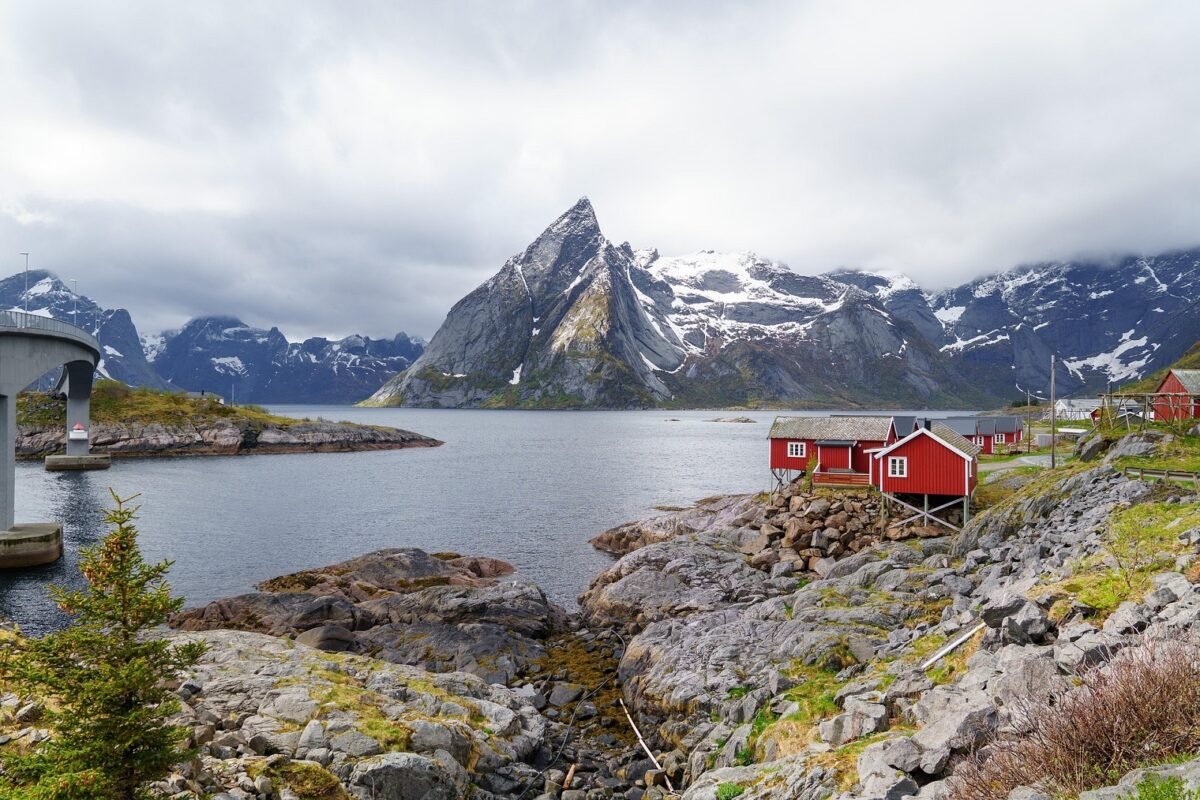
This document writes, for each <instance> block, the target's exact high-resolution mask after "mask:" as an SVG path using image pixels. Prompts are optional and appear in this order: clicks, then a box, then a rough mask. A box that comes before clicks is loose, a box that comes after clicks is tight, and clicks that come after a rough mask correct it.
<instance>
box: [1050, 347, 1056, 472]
mask: <svg viewBox="0 0 1200 800" xmlns="http://www.w3.org/2000/svg"><path fill="white" fill-rule="evenodd" d="M1054 406H1055V401H1054V356H1050V469H1054V468H1055V467H1056V466H1057V465H1058V412H1057V411H1056V409H1055V407H1054Z"/></svg>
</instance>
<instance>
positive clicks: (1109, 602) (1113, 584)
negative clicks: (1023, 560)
mask: <svg viewBox="0 0 1200 800" xmlns="http://www.w3.org/2000/svg"><path fill="white" fill-rule="evenodd" d="M1197 525H1200V503H1182V504H1181V503H1163V502H1148V503H1142V504H1141V505H1136V506H1133V507H1132V508H1126V509H1122V510H1120V511H1117V512H1116V513H1114V514H1113V515H1112V516H1111V517H1110V518H1109V526H1108V531H1107V532H1106V533H1105V537H1104V544H1105V552H1103V553H1101V554H1098V555H1096V556H1091V557H1089V558H1086V559H1084V560H1082V561H1080V562H1078V563H1077V564H1076V566H1075V574H1074V575H1072V576H1071V577H1068V578H1065V579H1064V580H1062V581H1059V582H1058V583H1056V584H1052V585H1050V586H1047V587H1045V589H1044V591H1046V592H1051V593H1053V592H1066V593H1067V594H1069V595H1071V596H1072V597H1073V598H1074V599H1075V600H1076V601H1078V602H1080V603H1083V604H1084V605H1087V606H1089V607H1091V608H1093V609H1095V616H1096V617H1097V618H1098V619H1101V620H1103V619H1105V618H1107V617H1108V615H1109V614H1111V613H1112V612H1113V611H1114V610H1116V608H1117V606H1119V605H1120V604H1121V603H1123V602H1125V601H1127V600H1135V601H1136V600H1140V599H1141V598H1142V597H1144V596H1145V594H1146V592H1147V591H1149V589H1150V586H1151V580H1150V579H1151V578H1152V577H1153V576H1154V574H1155V573H1157V572H1161V571H1162V570H1163V569H1166V568H1169V567H1170V566H1172V565H1173V563H1174V561H1175V557H1176V556H1178V555H1180V554H1182V553H1184V552H1186V551H1187V550H1188V547H1187V546H1186V545H1184V544H1183V543H1182V542H1180V541H1179V534H1181V533H1183V532H1184V531H1186V530H1189V529H1190V528H1194V527H1196V526H1197Z"/></svg>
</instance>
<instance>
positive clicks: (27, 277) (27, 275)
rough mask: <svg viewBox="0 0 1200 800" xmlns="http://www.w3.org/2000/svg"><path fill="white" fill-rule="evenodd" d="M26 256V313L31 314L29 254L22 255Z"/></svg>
mask: <svg viewBox="0 0 1200 800" xmlns="http://www.w3.org/2000/svg"><path fill="white" fill-rule="evenodd" d="M20 255H23V256H25V313H26V314H28V313H29V253H20Z"/></svg>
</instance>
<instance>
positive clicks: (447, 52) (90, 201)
mask: <svg viewBox="0 0 1200 800" xmlns="http://www.w3.org/2000/svg"><path fill="white" fill-rule="evenodd" d="M1198 28H1200V8H1198V7H1196V6H1194V5H1193V4H1188V3H1182V2H1181V3H1170V2H1167V3H1161V4H1156V5H1155V7H1154V13H1149V12H1148V11H1147V10H1146V9H1145V8H1144V7H1136V6H1132V5H1129V4H1124V3H1115V2H1097V3H1089V4H1087V6H1086V8H1085V7H1083V6H1079V5H1071V4H1060V5H1052V6H1047V5H1046V4H1037V3H1019V2H1018V3H1006V4H1003V5H1002V6H997V5H996V4H989V3H972V2H967V3H964V2H958V0H944V1H942V2H925V3H917V4H886V5H880V4H869V3H856V2H847V3H808V4H797V3H774V2H750V3H739V4H722V3H684V2H678V3H653V4H637V3H624V2H618V3H610V2H603V3H602V2H580V3H559V2H522V3H515V4H501V3H493V2H451V3H419V4H418V3H385V2H378V3H355V4H344V3H335V2H326V3H306V4H295V3H285V2H275V3H254V4H249V5H247V4H244V3H233V2H207V3H193V4H161V3H132V2H115V1H114V2H102V3H89V4H86V5H80V4H77V3H65V2H44V3H37V4H18V3H8V4H5V3H2V2H0V96H4V97H6V98H8V99H9V100H10V105H9V113H8V114H7V115H6V117H5V119H4V122H3V124H2V125H0V273H5V274H7V273H8V272H11V271H15V270H16V269H18V268H19V265H20V262H19V260H18V259H17V257H16V255H15V253H16V252H17V251H22V250H29V251H31V252H32V253H34V259H35V261H36V262H37V264H38V266H41V267H44V268H47V269H52V270H54V271H56V272H58V273H59V274H60V275H61V276H62V277H64V278H66V277H78V278H80V280H81V289H83V290H85V291H87V292H88V293H89V294H92V295H94V296H95V297H96V298H97V299H98V300H99V301H101V302H103V303H104V304H106V305H124V306H127V307H129V308H130V309H131V311H132V312H133V314H134V317H135V319H136V320H137V321H138V323H139V325H140V326H141V327H142V328H145V329H147V330H155V329H157V328H161V327H169V326H175V325H178V324H180V323H181V322H183V321H184V320H185V319H187V318H188V317H190V316H194V315H197V314H201V313H212V312H222V313H231V314H235V315H238V316H241V317H242V318H244V319H245V320H246V321H247V322H249V323H252V324H257V325H271V324H275V325H278V326H279V327H280V328H281V329H282V330H284V331H285V333H287V334H288V335H289V336H291V337H293V338H301V337H304V336H307V335H314V334H325V335H344V334H347V333H351V332H362V333H368V334H370V335H374V336H390V335H391V334H393V333H394V332H395V331H397V330H400V329H406V330H408V331H410V332H413V333H418V334H423V335H426V336H428V335H431V334H432V332H433V331H434V330H435V329H436V327H437V325H438V324H439V323H440V321H441V319H442V317H443V315H444V314H445V312H446V310H447V309H448V308H449V307H450V305H451V304H452V303H453V302H454V301H455V300H456V299H457V298H459V297H461V296H462V295H463V294H465V293H466V292H468V291H470V290H471V289H472V288H474V287H475V286H476V285H477V284H478V283H479V282H481V281H482V280H484V279H486V278H487V277H488V275H490V274H491V273H492V272H494V271H495V270H496V269H497V268H498V266H499V265H500V264H501V263H502V262H503V261H504V259H505V258H507V257H508V256H509V255H511V254H512V253H514V252H516V251H518V250H520V249H521V248H522V247H523V246H524V245H525V244H527V243H528V241H529V240H530V239H532V237H534V236H536V235H537V233H538V232H539V231H540V230H541V229H542V227H544V226H545V224H546V223H548V222H549V221H550V220H551V219H553V218H554V217H555V216H556V215H557V214H558V213H559V212H560V211H561V210H563V209H564V208H566V207H567V206H568V205H569V204H570V203H571V202H573V201H574V200H575V199H576V198H577V197H578V196H580V195H583V194H587V195H589V196H590V197H591V198H592V200H593V202H594V203H595V205H596V207H597V211H598V214H599V216H600V220H601V224H602V225H603V226H604V228H605V230H606V232H607V233H608V234H609V236H610V237H611V238H613V239H616V240H618V241H620V240H625V239H628V240H630V241H631V242H632V243H633V244H634V245H635V246H657V247H659V248H660V249H661V250H663V251H664V252H686V251H691V250H697V249H701V248H717V249H753V250H756V251H758V252H760V253H762V254H764V255H767V256H770V257H772V258H776V259H779V260H782V261H785V262H787V263H789V264H791V265H792V267H793V268H795V269H797V270H798V271H801V272H817V271H823V270H827V269H832V268H836V267H863V268H887V269H899V270H904V271H906V272H908V273H909V274H911V275H912V276H913V277H914V278H916V279H917V280H918V281H920V282H922V283H923V284H924V285H926V286H928V287H930V288H939V287H941V286H945V285H949V284H952V283H957V282H960V281H963V280H967V279H969V278H972V277H975V276H977V275H979V274H981V273H983V272H987V271H994V270H998V269H1003V268H1006V267H1009V266H1012V265H1014V264H1017V263H1022V262H1029V261H1038V260H1052V259H1067V258H1072V257H1077V256H1094V257H1098V258H1103V257H1107V256H1110V255H1111V254H1113V253H1124V252H1154V251H1160V250H1165V249H1169V248H1174V247H1185V246H1194V245H1196V244H1197V243H1200V225H1198V224H1197V223H1198V222H1200V201H1197V200H1196V197H1197V195H1196V191H1195V186H1196V185H1198V183H1200V137H1197V136H1196V135H1195V131H1196V130H1197V128H1198V127H1200V93H1197V92H1195V91H1194V88H1193V86H1192V83H1193V80H1194V76H1195V75H1196V74H1197V73H1198V72H1200V70H1198V69H1197V68H1198V67H1200V53H1197V52H1196V50H1195V48H1194V46H1193V43H1194V42H1195V41H1196V39H1197V34H1198V33H1200V30H1198ZM9 251H11V253H12V255H11V256H6V255H5V252H9ZM10 258H11V261H9V259H10ZM5 263H9V264H10V265H11V269H4V268H3V265H4V264H5Z"/></svg>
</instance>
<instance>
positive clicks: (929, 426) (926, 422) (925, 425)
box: [921, 417, 933, 433]
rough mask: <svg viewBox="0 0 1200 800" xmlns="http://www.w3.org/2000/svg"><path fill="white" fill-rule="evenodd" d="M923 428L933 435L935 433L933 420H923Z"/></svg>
mask: <svg viewBox="0 0 1200 800" xmlns="http://www.w3.org/2000/svg"><path fill="white" fill-rule="evenodd" d="M921 427H923V428H924V429H925V430H927V431H929V432H930V433H932V432H933V420H931V419H930V418H929V417H926V418H925V419H923V420H921Z"/></svg>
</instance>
